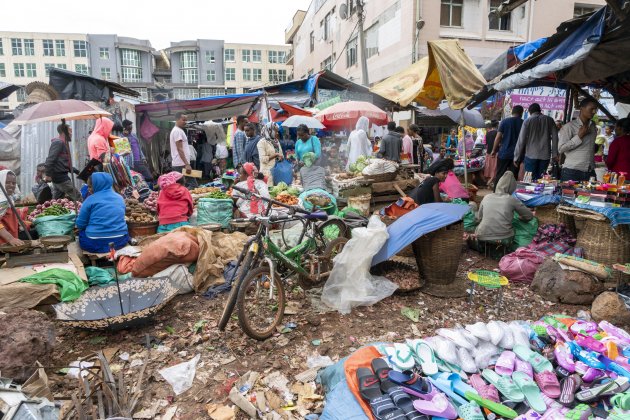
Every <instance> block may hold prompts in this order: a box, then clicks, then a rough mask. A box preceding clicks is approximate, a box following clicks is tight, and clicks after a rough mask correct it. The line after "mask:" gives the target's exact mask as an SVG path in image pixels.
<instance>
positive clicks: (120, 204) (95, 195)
mask: <svg viewBox="0 0 630 420" xmlns="http://www.w3.org/2000/svg"><path fill="white" fill-rule="evenodd" d="M112 185H114V179H113V178H112V176H111V175H110V174H108V173H106V172H95V173H93V174H92V176H91V177H90V178H89V179H88V188H89V190H90V194H91V195H90V196H89V197H88V198H87V199H86V200H85V201H84V202H83V205H82V206H81V210H80V211H79V216H78V217H77V222H76V225H77V228H78V229H79V245H80V246H81V249H83V250H84V251H87V252H92V253H106V252H109V243H110V242H113V243H114V248H116V249H120V248H123V247H124V246H125V245H127V243H128V242H129V234H128V231H127V222H125V201H124V200H123V198H122V196H121V195H120V194H118V193H117V192H115V191H114V189H113V188H112Z"/></svg>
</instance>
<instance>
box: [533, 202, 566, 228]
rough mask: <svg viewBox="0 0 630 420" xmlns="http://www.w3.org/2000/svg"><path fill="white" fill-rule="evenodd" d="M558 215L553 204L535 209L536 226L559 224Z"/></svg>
mask: <svg viewBox="0 0 630 420" xmlns="http://www.w3.org/2000/svg"><path fill="white" fill-rule="evenodd" d="M559 216H560V215H559V213H558V212H557V211H556V205H555V204H546V205H544V206H539V207H536V218H537V219H538V226H542V225H546V224H547V223H552V224H554V225H555V224H557V223H560V217H559Z"/></svg>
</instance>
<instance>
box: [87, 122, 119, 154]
mask: <svg viewBox="0 0 630 420" xmlns="http://www.w3.org/2000/svg"><path fill="white" fill-rule="evenodd" d="M113 127H114V122H113V121H112V120H110V119H109V118H105V117H101V118H98V119H97V120H96V124H94V130H92V134H90V136H89V137H88V140H87V144H88V153H89V155H90V159H96V160H98V161H99V162H101V163H107V162H109V159H110V158H111V149H110V146H109V135H110V134H111V133H112V128H113Z"/></svg>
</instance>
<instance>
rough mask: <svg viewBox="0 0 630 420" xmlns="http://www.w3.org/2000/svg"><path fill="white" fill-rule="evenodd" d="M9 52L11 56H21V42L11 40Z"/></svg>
mask: <svg viewBox="0 0 630 420" xmlns="http://www.w3.org/2000/svg"><path fill="white" fill-rule="evenodd" d="M11 52H12V54H13V55H22V40H21V39H20V38H11Z"/></svg>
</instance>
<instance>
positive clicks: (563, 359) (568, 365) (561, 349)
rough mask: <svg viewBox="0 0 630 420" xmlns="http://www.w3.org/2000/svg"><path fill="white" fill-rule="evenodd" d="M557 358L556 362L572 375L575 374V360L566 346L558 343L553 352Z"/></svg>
mask: <svg viewBox="0 0 630 420" xmlns="http://www.w3.org/2000/svg"><path fill="white" fill-rule="evenodd" d="M553 354H554V355H555V356H556V362H557V363H558V365H560V366H561V367H563V368H564V369H565V370H566V371H568V372H570V373H574V372H575V360H573V355H572V354H571V352H570V351H569V349H568V347H567V346H566V345H565V344H561V343H558V344H556V348H555V349H554V351H553Z"/></svg>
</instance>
